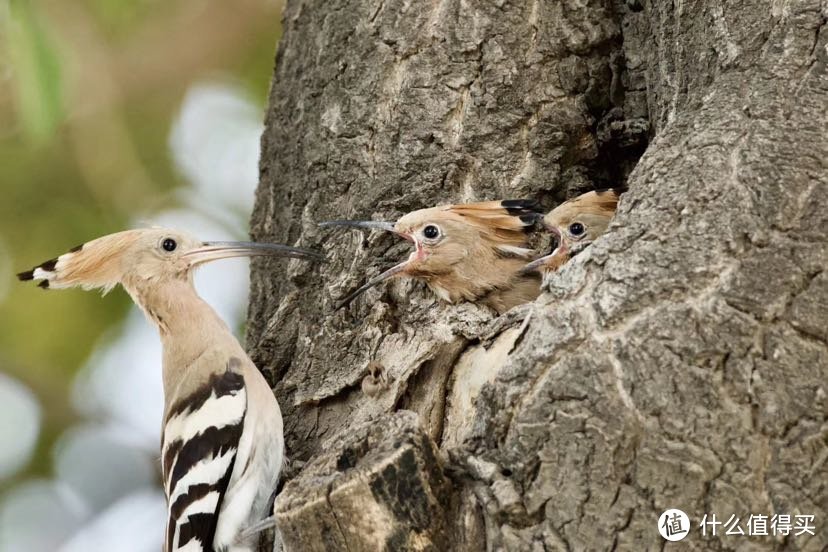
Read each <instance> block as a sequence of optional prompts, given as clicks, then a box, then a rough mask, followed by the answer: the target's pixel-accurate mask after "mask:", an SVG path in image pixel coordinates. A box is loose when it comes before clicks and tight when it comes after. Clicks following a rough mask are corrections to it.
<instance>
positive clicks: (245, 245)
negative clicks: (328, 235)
mask: <svg viewBox="0 0 828 552" xmlns="http://www.w3.org/2000/svg"><path fill="white" fill-rule="evenodd" d="M263 255H273V256H277V257H291V258H294V259H307V260H309V261H324V260H325V257H324V256H323V255H322V254H321V253H318V252H316V251H311V250H310V249H301V248H299V247H291V246H289V245H282V244H279V243H261V242H242V241H210V242H204V243H203V244H202V247H199V248H196V249H193V250H192V251H188V252H187V253H185V254H184V255H183V257H185V258H187V259H188V260H190V262H191V263H192V264H193V265H198V264H202V263H206V262H210V261H215V260H218V259H229V258H231V257H260V256H263Z"/></svg>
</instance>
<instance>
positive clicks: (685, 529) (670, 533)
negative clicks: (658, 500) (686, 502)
mask: <svg viewBox="0 0 828 552" xmlns="http://www.w3.org/2000/svg"><path fill="white" fill-rule="evenodd" d="M658 532H659V533H661V536H662V537H664V538H665V539H666V540H668V541H680V540H681V539H683V538H684V537H686V536H687V535H689V534H690V518H689V517H688V516H687V514H685V513H684V512H682V511H681V510H676V509H675V508H670V509H669V510H664V512H663V513H662V514H661V515H660V516H659V517H658Z"/></svg>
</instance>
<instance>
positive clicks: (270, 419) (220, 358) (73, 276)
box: [18, 229, 315, 552]
mask: <svg viewBox="0 0 828 552" xmlns="http://www.w3.org/2000/svg"><path fill="white" fill-rule="evenodd" d="M256 254H282V255H289V256H295V257H303V258H314V257H315V254H314V253H312V252H309V251H305V250H299V249H295V248H288V247H286V246H277V245H275V244H251V243H239V242H229V243H224V242H222V243H207V242H200V241H197V240H194V239H193V238H191V237H189V236H186V235H185V234H182V233H181V232H176V231H173V230H166V229H149V230H131V231H127V232H120V233H118V234H112V235H109V236H104V237H103V238H99V239H97V240H93V241H91V242H88V243H86V244H84V245H83V246H80V247H77V248H74V249H73V250H71V251H70V252H68V253H66V254H64V255H61V256H60V257H58V258H56V259H53V260H51V261H47V262H45V263H43V264H41V265H39V266H38V267H35V268H34V269H32V270H31V271H28V272H24V273H21V274H19V275H18V276H19V277H20V279H22V280H31V279H39V280H41V282H40V284H39V285H40V286H41V287H44V288H64V287H73V286H81V287H84V288H87V289H89V288H101V289H103V290H104V291H108V290H109V289H111V288H112V287H113V286H115V285H116V284H119V283H120V284H121V285H122V286H123V287H124V289H125V290H126V291H127V293H129V295H130V296H131V297H132V299H133V300H134V301H135V303H136V304H138V305H139V306H140V307H141V309H142V310H143V311H144V312H145V313H146V315H147V317H148V318H149V319H150V320H151V321H152V322H153V323H154V324H155V325H156V326H157V327H158V330H159V333H160V335H161V342H162V344H163V370H162V373H163V375H162V377H163V384H164V418H163V420H164V421H163V428H162V439H161V441H162V443H161V469H162V475H163V483H164V492H165V494H166V496H167V503H168V520H167V530H166V535H165V545H164V551H165V552H173V551H191V552H198V551H200V552H209V551H214V550H216V551H222V552H252V551H253V550H255V548H256V546H255V545H256V543H255V542H254V541H255V538H256V537H255V535H247V534H246V529H248V528H249V527H251V526H252V525H255V524H256V523H257V522H260V521H261V520H262V519H263V518H264V517H266V516H267V515H268V508H269V501H270V498H271V496H272V494H273V492H274V491H275V489H276V484H277V482H278V478H279V473H280V470H281V467H282V463H283V460H284V436H283V431H282V416H281V412H280V410H279V405H278V403H277V402H276V399H275V398H274V395H273V393H272V391H271V389H270V386H269V385H268V384H267V382H266V380H265V379H264V377H263V376H262V374H261V373H260V372H259V371H258V369H257V368H256V367H255V365H254V364H253V362H252V361H251V360H250V358H249V357H248V356H247V354H246V353H245V352H244V349H243V348H242V346H241V345H240V344H239V342H238V340H237V339H236V338H235V337H234V336H233V334H232V332H231V331H230V329H229V328H228V327H227V325H226V324H225V323H224V321H223V320H221V318H220V317H219V316H218V315H217V314H216V312H215V311H214V310H213V309H212V308H211V307H210V306H209V305H208V304H207V303H206V302H205V301H204V300H202V299H201V298H200V297H199V296H198V294H197V293H196V291H195V288H194V287H193V282H192V269H193V268H194V267H196V266H197V265H199V264H201V263H203V262H207V261H210V260H213V259H218V258H224V257H231V256H241V255H256Z"/></svg>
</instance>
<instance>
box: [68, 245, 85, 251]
mask: <svg viewBox="0 0 828 552" xmlns="http://www.w3.org/2000/svg"><path fill="white" fill-rule="evenodd" d="M84 245H86V244H83V243H82V244H80V245H76V246H75V247H73V248H72V249H70V250H69V253H77V252H78V251H80V250H81V249H83V246H84Z"/></svg>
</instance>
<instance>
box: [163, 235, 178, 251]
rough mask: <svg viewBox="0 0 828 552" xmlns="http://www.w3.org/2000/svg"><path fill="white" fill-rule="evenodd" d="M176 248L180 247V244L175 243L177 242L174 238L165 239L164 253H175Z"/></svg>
mask: <svg viewBox="0 0 828 552" xmlns="http://www.w3.org/2000/svg"><path fill="white" fill-rule="evenodd" d="M176 246H178V244H177V243H175V240H174V239H172V238H165V239H164V241H163V242H161V247H163V248H164V251H168V252H172V251H175V248H176Z"/></svg>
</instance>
